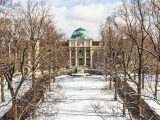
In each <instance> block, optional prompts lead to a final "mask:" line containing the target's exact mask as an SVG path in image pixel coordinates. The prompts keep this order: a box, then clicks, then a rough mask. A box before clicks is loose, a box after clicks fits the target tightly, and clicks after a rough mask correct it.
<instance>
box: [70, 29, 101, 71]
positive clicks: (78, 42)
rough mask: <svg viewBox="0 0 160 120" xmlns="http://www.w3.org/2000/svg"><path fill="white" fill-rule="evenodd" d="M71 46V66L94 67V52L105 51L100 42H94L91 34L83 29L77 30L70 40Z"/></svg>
mask: <svg viewBox="0 0 160 120" xmlns="http://www.w3.org/2000/svg"><path fill="white" fill-rule="evenodd" d="M68 43H69V44H68V45H69V66H70V67H78V66H84V67H89V68H93V67H94V52H96V51H100V50H102V49H103V47H102V46H103V45H102V43H101V42H100V41H94V40H93V39H92V38H91V37H90V36H89V32H88V31H86V30H85V29H83V28H78V29H76V30H75V31H74V32H73V34H72V36H71V37H70V39H69V40H68Z"/></svg>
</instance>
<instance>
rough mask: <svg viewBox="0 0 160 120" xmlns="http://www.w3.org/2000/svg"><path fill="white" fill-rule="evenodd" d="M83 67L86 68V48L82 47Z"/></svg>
mask: <svg viewBox="0 0 160 120" xmlns="http://www.w3.org/2000/svg"><path fill="white" fill-rule="evenodd" d="M84 66H86V47H84Z"/></svg>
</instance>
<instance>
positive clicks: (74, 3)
mask: <svg viewBox="0 0 160 120" xmlns="http://www.w3.org/2000/svg"><path fill="white" fill-rule="evenodd" d="M14 1H22V2H24V1H27V0H14ZM36 1H40V0H36ZM44 1H45V2H46V3H48V5H49V6H50V7H51V10H52V12H53V14H54V18H53V19H54V21H56V26H57V28H58V29H59V30H60V31H62V32H64V33H65V34H66V36H67V37H70V36H71V34H72V32H73V31H74V30H75V29H77V28H79V27H82V28H84V29H86V30H88V31H89V33H90V36H91V37H92V38H94V39H97V38H98V37H99V30H100V25H101V24H102V23H103V22H104V20H105V18H106V17H107V16H109V15H110V14H111V13H112V11H113V9H114V7H115V6H116V5H117V4H118V3H119V2H120V0H44Z"/></svg>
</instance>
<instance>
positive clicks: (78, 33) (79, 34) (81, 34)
mask: <svg viewBox="0 0 160 120" xmlns="http://www.w3.org/2000/svg"><path fill="white" fill-rule="evenodd" d="M76 38H82V39H90V37H89V33H88V31H86V30H85V29H83V28H78V29H76V30H75V31H74V32H73V34H72V36H71V39H76Z"/></svg>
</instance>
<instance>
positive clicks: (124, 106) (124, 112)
mask: <svg viewBox="0 0 160 120" xmlns="http://www.w3.org/2000/svg"><path fill="white" fill-rule="evenodd" d="M123 82H124V83H123V85H122V86H123V88H124V100H123V115H124V116H126V104H127V103H126V94H127V93H126V92H127V91H126V86H125V85H126V82H127V79H126V73H125V74H124V80H123ZM123 88H122V91H123Z"/></svg>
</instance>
